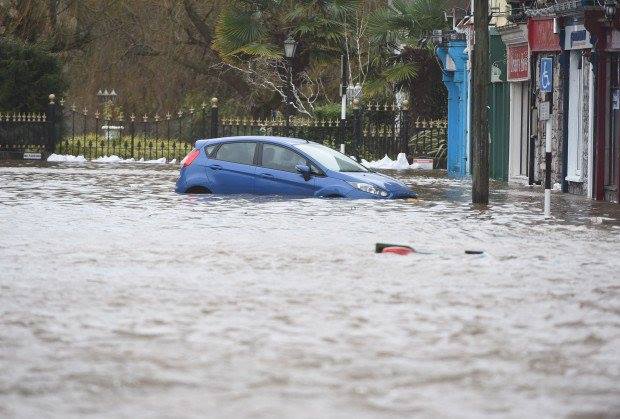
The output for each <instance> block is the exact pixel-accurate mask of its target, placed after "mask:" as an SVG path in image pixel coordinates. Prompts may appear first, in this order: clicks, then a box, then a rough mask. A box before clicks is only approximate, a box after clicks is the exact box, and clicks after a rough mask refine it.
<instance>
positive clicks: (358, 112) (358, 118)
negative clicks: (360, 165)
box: [353, 98, 362, 161]
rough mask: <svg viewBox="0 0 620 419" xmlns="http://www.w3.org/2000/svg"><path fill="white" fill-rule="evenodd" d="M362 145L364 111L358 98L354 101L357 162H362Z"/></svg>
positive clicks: (354, 148)
mask: <svg viewBox="0 0 620 419" xmlns="http://www.w3.org/2000/svg"><path fill="white" fill-rule="evenodd" d="M361 144H362V109H361V106H360V100H359V99H358V98H355V99H353V151H354V152H355V157H356V158H357V161H361V160H362V156H361V152H362V150H361V147H360V145H361Z"/></svg>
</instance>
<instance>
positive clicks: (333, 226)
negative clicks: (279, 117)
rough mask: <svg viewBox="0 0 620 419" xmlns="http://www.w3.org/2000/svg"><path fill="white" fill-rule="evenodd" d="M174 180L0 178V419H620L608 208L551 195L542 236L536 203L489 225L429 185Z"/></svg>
mask: <svg viewBox="0 0 620 419" xmlns="http://www.w3.org/2000/svg"><path fill="white" fill-rule="evenodd" d="M176 176H177V171H176V168H174V167H170V166H149V165H103V164H99V165H97V164H92V163H89V164H83V165H72V164H39V165H35V164H9V163H3V164H2V165H1V166H0V416H2V417H63V418H64V417H83V416H91V417H132V418H134V417H252V418H263V417H264V418H273V417H291V418H319V417H320V418H375V417H387V418H392V417H393V418H400V417H438V416H439V417H457V418H461V417H462V418H468V417H479V416H486V417H515V418H517V417H518V418H522V417H601V416H602V417H618V416H619V415H620V211H619V210H618V206H617V205H608V204H600V203H593V202H590V201H588V200H585V199H583V198H579V197H573V196H568V195H563V194H554V195H553V198H552V201H553V214H554V215H555V218H554V219H552V220H545V219H544V218H543V216H542V208H541V203H542V191H541V190H540V189H539V188H528V187H518V186H508V185H506V184H499V183H494V184H493V185H492V186H493V191H492V195H491V201H492V204H491V205H490V207H489V208H480V207H473V206H472V205H471V204H470V203H469V188H470V184H469V183H468V182H462V181H458V180H450V179H447V178H445V177H443V176H442V175H436V174H415V175H414V174H396V176H398V177H400V178H402V179H403V180H405V181H406V182H407V183H409V184H410V185H411V186H412V187H413V188H414V189H415V190H417V191H418V192H419V194H420V199H419V200H417V201H414V202H403V201H395V202H386V201H347V200H324V199H283V198H273V197H272V198H265V197H251V196H237V197H223V196H182V195H177V194H175V193H174V192H173V184H174V181H175V180H176ZM376 242H394V243H403V244H408V245H411V246H413V247H414V248H416V249H417V250H419V251H420V252H422V253H419V254H414V255H411V256H407V257H400V256H393V255H377V254H374V253H373V250H374V244H375V243H376ZM465 250H484V251H485V253H484V254H482V255H466V254H465Z"/></svg>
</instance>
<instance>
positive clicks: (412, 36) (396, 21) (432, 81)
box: [366, 0, 447, 118]
mask: <svg viewBox="0 0 620 419" xmlns="http://www.w3.org/2000/svg"><path fill="white" fill-rule="evenodd" d="M446 8H447V2H446V1H445V0H394V1H393V2H392V3H391V5H389V6H388V7H385V8H382V9H379V10H377V11H376V12H375V13H373V15H372V16H371V18H370V21H369V31H370V34H371V40H372V43H373V44H374V45H375V46H376V47H377V50H376V52H375V54H374V60H372V61H371V66H372V67H373V68H372V72H373V73H374V77H373V78H372V79H371V80H370V82H369V83H368V85H367V86H366V91H367V93H368V94H370V95H378V94H380V93H382V92H385V91H386V90H390V91H394V90H398V89H403V90H405V91H408V92H409V96H410V98H411V101H412V104H413V106H412V113H413V114H414V117H423V118H436V117H438V116H442V115H444V114H445V107H446V105H445V103H446V91H445V89H444V88H443V85H442V82H441V67H440V66H439V64H438V63H437V59H436V58H435V55H434V51H433V50H432V49H431V48H430V47H428V46H425V45H421V43H420V39H421V38H423V37H426V36H428V34H430V33H431V32H432V30H433V29H442V28H444V27H445V26H446V22H445V19H444V11H445V10H446Z"/></svg>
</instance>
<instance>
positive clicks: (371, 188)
mask: <svg viewBox="0 0 620 419" xmlns="http://www.w3.org/2000/svg"><path fill="white" fill-rule="evenodd" d="M348 183H349V185H351V186H353V187H354V188H355V189H359V190H360V191H364V192H368V193H369V194H373V195H377V196H382V197H384V198H385V197H386V196H388V193H387V192H386V191H384V190H383V189H381V188H377V187H376V186H375V185H371V184H370V183H364V182H348Z"/></svg>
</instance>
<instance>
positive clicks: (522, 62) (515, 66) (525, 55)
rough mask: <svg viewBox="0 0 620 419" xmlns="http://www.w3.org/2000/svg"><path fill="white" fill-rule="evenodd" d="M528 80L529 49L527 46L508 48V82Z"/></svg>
mask: <svg viewBox="0 0 620 419" xmlns="http://www.w3.org/2000/svg"><path fill="white" fill-rule="evenodd" d="M529 79H530V47H529V45H528V44H521V45H509V46H508V81H526V80H529Z"/></svg>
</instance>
